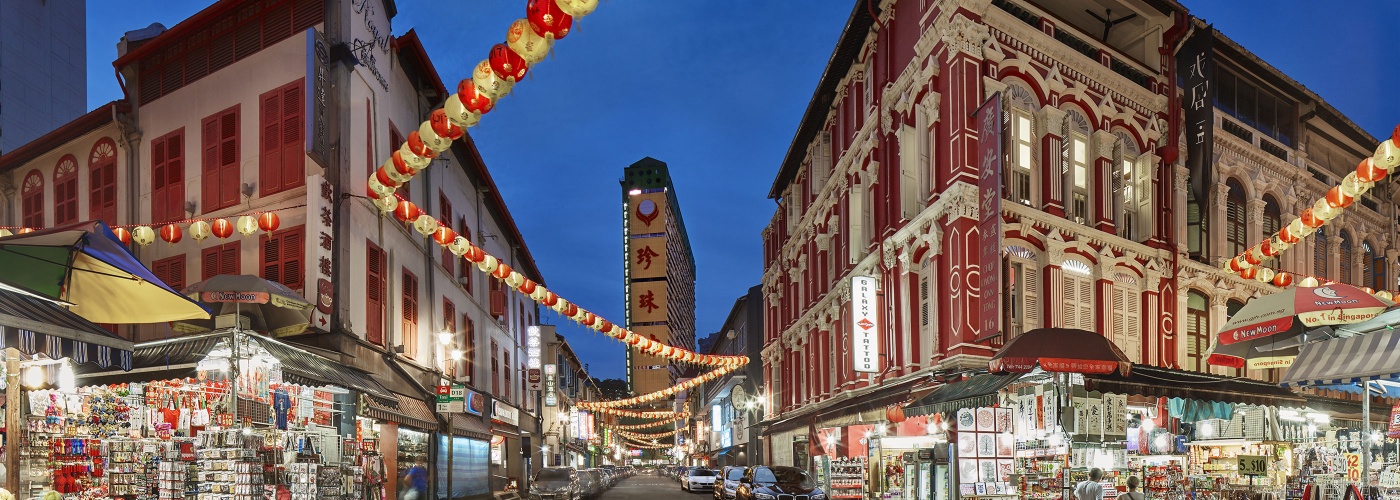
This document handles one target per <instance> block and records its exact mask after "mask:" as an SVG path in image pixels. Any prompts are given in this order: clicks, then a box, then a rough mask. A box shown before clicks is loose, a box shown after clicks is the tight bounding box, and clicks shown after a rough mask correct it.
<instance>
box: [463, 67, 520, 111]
mask: <svg viewBox="0 0 1400 500" xmlns="http://www.w3.org/2000/svg"><path fill="white" fill-rule="evenodd" d="M472 83H473V84H475V85H476V91H477V92H480V93H481V95H484V96H486V97H490V98H491V100H493V101H495V100H499V99H500V98H501V97H504V96H505V95H506V94H509V93H510V89H511V87H512V86H514V85H515V83H514V82H511V81H510V80H504V79H502V78H501V77H499V76H496V72H495V71H494V70H492V69H491V61H487V60H485V59H482V60H481V62H480V63H477V65H476V69H475V70H472Z"/></svg>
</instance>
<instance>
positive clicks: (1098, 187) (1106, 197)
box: [1088, 130, 1123, 234]
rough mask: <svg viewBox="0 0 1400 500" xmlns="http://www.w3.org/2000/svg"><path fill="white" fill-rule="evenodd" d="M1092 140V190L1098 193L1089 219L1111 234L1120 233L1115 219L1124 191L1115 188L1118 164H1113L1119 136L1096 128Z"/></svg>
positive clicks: (1094, 225)
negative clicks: (1114, 177)
mask: <svg viewBox="0 0 1400 500" xmlns="http://www.w3.org/2000/svg"><path fill="white" fill-rule="evenodd" d="M1092 140H1093V141H1094V145H1093V152H1094V162H1093V164H1091V165H1090V168H1092V169H1093V170H1092V171H1091V172H1090V174H1089V175H1091V176H1092V179H1091V182H1092V185H1091V189H1093V191H1091V192H1092V193H1097V195H1095V196H1094V203H1093V207H1094V214H1093V215H1091V216H1090V218H1089V219H1088V220H1090V221H1093V222H1092V227H1094V228H1095V229H1098V230H1100V231H1103V232H1105V233H1109V234H1118V231H1117V230H1116V229H1115V228H1114V221H1115V220H1116V219H1117V218H1118V210H1120V208H1119V207H1120V206H1122V205H1121V200H1122V196H1123V193H1122V192H1121V191H1114V190H1113V175H1114V174H1115V168H1116V167H1117V166H1116V165H1114V164H1113V146H1114V145H1115V144H1117V143H1118V137H1116V136H1114V135H1113V133H1112V132H1109V131H1107V130H1095V131H1094V134H1093V138H1092Z"/></svg>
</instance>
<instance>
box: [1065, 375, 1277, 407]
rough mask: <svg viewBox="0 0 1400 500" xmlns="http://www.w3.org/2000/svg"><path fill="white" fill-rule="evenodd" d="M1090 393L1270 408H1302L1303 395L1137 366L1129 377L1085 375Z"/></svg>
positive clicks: (1241, 381)
mask: <svg viewBox="0 0 1400 500" xmlns="http://www.w3.org/2000/svg"><path fill="white" fill-rule="evenodd" d="M1084 388H1085V389H1086V390H1090V391H1099V392H1110V393H1114V394H1134V395H1139V396H1151V397H1169V398H1186V399H1195V400H1200V401H1221V402H1226V403H1240V404H1250V405H1266V406H1290V405H1291V406H1302V405H1303V403H1304V402H1305V401H1304V399H1303V397H1302V396H1299V395H1297V394H1294V393H1293V392H1292V391H1289V390H1288V389H1284V388H1282V387H1279V386H1276V385H1274V384H1270V383H1265V382H1256V381H1253V380H1248V379H1241V378H1233V377H1221V376H1218V375H1211V374H1208V373H1196V372H1188V371H1183V370H1172V369H1170V368H1160V367H1156V366H1147V365H1137V366H1134V367H1133V372H1132V374H1130V375H1128V376H1123V375H1118V374H1103V375H1085V376H1084Z"/></svg>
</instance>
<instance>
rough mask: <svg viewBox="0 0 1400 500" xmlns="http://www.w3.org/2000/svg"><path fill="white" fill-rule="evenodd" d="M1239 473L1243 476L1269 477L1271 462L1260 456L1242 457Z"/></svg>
mask: <svg viewBox="0 0 1400 500" xmlns="http://www.w3.org/2000/svg"><path fill="white" fill-rule="evenodd" d="M1239 459H1240V465H1239V472H1240V475H1241V476H1267V475H1269V462H1268V460H1267V459H1265V458H1264V457H1263V456H1260V455H1240V457H1239Z"/></svg>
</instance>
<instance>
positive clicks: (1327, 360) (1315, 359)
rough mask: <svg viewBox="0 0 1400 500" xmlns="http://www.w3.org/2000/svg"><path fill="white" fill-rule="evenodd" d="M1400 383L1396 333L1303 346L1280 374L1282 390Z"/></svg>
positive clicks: (1399, 344)
mask: <svg viewBox="0 0 1400 500" xmlns="http://www.w3.org/2000/svg"><path fill="white" fill-rule="evenodd" d="M1392 379H1400V332H1397V331H1395V330H1384V331H1380V332H1376V333H1370V334H1366V335H1358V336H1355V337H1348V338H1344V339H1332V340H1324V341H1321V342H1314V343H1311V344H1307V345H1305V346H1303V349H1302V350H1301V351H1300V352H1299V353H1298V359H1296V360H1294V361H1293V366H1292V367H1289V368H1288V373H1286V374H1284V376H1283V382H1282V383H1280V384H1279V385H1282V386H1284V387H1299V386H1319V385H1340V384H1355V383H1358V382H1362V381H1366V380H1392Z"/></svg>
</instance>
